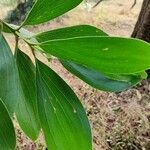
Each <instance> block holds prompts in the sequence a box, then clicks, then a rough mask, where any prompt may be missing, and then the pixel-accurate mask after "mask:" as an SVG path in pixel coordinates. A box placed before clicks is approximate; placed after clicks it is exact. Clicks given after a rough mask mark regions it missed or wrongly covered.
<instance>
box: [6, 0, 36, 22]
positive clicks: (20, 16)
mask: <svg viewBox="0 0 150 150" xmlns="http://www.w3.org/2000/svg"><path fill="white" fill-rule="evenodd" d="M34 2H35V0H25V1H24V2H20V3H18V5H17V6H16V8H15V9H14V10H11V11H10V12H9V13H8V15H7V17H6V18H5V21H6V22H8V23H12V24H16V25H19V24H21V22H22V21H23V20H24V19H25V16H26V14H27V13H28V12H29V11H30V10H31V8H32V6H33V4H34Z"/></svg>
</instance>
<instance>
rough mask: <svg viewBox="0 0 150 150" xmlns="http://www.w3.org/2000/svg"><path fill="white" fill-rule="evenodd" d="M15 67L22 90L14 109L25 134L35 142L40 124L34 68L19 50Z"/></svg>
mask: <svg viewBox="0 0 150 150" xmlns="http://www.w3.org/2000/svg"><path fill="white" fill-rule="evenodd" d="M17 66H18V71H19V78H20V83H21V90H22V91H21V98H20V100H19V103H18V106H17V108H16V116H17V120H18V122H19V124H20V126H21V128H22V129H23V131H24V132H25V134H26V135H27V136H28V137H30V138H31V139H32V140H36V139H37V138H38V135H39V132H40V124H39V117H38V111H37V96H36V82H35V81H36V79H35V71H36V70H35V66H34V64H33V63H32V61H31V59H30V58H29V57H28V56H27V55H26V54H24V53H23V52H21V51H20V50H18V51H17Z"/></svg>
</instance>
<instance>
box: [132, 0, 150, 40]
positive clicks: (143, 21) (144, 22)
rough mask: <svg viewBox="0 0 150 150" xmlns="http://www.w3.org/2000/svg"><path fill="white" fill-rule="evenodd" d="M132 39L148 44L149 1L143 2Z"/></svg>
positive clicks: (149, 31)
mask: <svg viewBox="0 0 150 150" xmlns="http://www.w3.org/2000/svg"><path fill="white" fill-rule="evenodd" d="M132 37H133V38H138V39H142V40H144V41H147V42H150V0H144V2H143V5H142V9H141V12H140V15H139V18H138V21H137V23H136V25H135V28H134V31H133V33H132Z"/></svg>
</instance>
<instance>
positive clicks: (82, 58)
mask: <svg viewBox="0 0 150 150" xmlns="http://www.w3.org/2000/svg"><path fill="white" fill-rule="evenodd" d="M81 2H82V0H74V1H72V0H67V1H65V3H64V1H63V0H57V1H49V0H37V1H36V2H35V4H34V6H33V8H32V9H31V11H30V12H29V14H28V15H27V17H26V19H25V21H24V22H23V23H22V24H21V25H20V26H15V25H10V24H8V23H6V22H3V21H1V24H0V25H1V26H0V27H1V28H0V30H1V32H0V60H1V61H0V82H1V87H0V118H1V122H0V128H1V130H0V139H1V140H0V149H6V150H7V149H8V150H9V149H15V147H16V138H15V131H14V127H13V123H12V117H13V115H14V114H15V115H16V118H17V120H18V123H19V125H20V127H21V128H22V130H23V131H24V133H25V134H26V135H27V136H28V137H29V138H30V139H32V140H34V141H35V140H36V139H37V138H38V136H39V133H40V131H41V130H42V131H43V133H44V136H45V141H46V144H47V147H48V149H51V150H78V149H80V150H92V134H91V128H90V125H89V121H88V119H87V115H86V112H85V110H84V108H83V106H82V104H81V103H80V101H79V100H78V98H77V96H76V95H75V94H74V92H73V91H72V90H71V88H70V87H69V86H68V85H67V84H66V83H65V82H64V81H63V80H62V79H61V77H60V76H58V74H56V73H55V72H54V71H53V70H52V69H51V68H50V67H48V66H47V65H45V64H44V63H43V62H41V61H40V59H39V57H38V55H37V54H38V53H42V54H44V56H45V57H47V58H48V59H49V58H51V59H53V57H57V58H58V59H59V60H60V62H61V63H62V65H63V66H64V67H65V68H66V69H67V70H69V71H70V72H71V73H73V74H74V75H76V76H77V77H79V78H81V79H82V80H83V81H85V82H86V83H88V84H89V85H91V86H93V87H95V88H97V89H100V90H104V91H111V92H116V91H123V90H126V89H128V88H130V87H132V86H134V85H136V84H137V83H139V82H141V81H142V80H143V79H145V78H146V77H147V74H146V73H145V70H147V69H149V68H150V59H149V57H150V45H149V44H148V43H146V42H144V41H141V40H136V39H132V38H131V39H130V38H122V37H110V36H109V35H107V34H106V33H105V32H103V31H101V30H100V29H98V28H96V27H93V26H89V25H78V26H72V27H66V28H61V29H55V30H50V31H47V32H43V33H38V34H34V33H31V32H29V31H27V30H26V29H25V27H26V26H32V25H38V24H40V23H44V22H47V21H50V20H52V19H54V18H56V17H58V16H60V15H62V14H64V13H66V12H68V11H69V10H71V9H73V8H74V7H76V6H77V5H79V4H80V3H81ZM3 32H6V33H10V34H12V35H14V36H15V39H16V46H15V53H14V55H13V54H12V52H11V49H10V47H9V46H8V43H7V42H6V40H5V37H4V34H3ZM20 40H24V41H25V42H26V43H27V44H28V45H29V47H30V50H31V52H32V54H33V57H34V60H33V61H31V59H30V57H28V56H27V55H26V54H25V53H24V52H22V51H21V49H20V48H19V46H18V45H19V42H20Z"/></svg>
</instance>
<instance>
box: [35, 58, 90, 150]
mask: <svg viewBox="0 0 150 150" xmlns="http://www.w3.org/2000/svg"><path fill="white" fill-rule="evenodd" d="M37 92H38V108H39V116H40V121H41V126H42V128H43V131H44V135H45V139H46V143H47V145H48V149H51V150H60V149H61V150H70V149H71V150H77V149H80V150H91V149H92V146H91V143H92V141H91V140H92V138H91V131H90V126H89V123H88V119H87V116H86V113H85V111H84V109H83V107H82V105H81V103H80V102H79V100H78V98H77V97H76V96H75V94H74V93H73V91H72V90H71V89H70V88H69V86H68V85H67V84H66V83H65V82H64V81H63V80H62V79H61V78H60V77H59V76H58V75H57V74H56V73H55V72H54V71H52V70H51V69H50V68H49V67H47V66H46V65H44V64H43V63H41V62H40V61H38V60H37Z"/></svg>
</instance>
